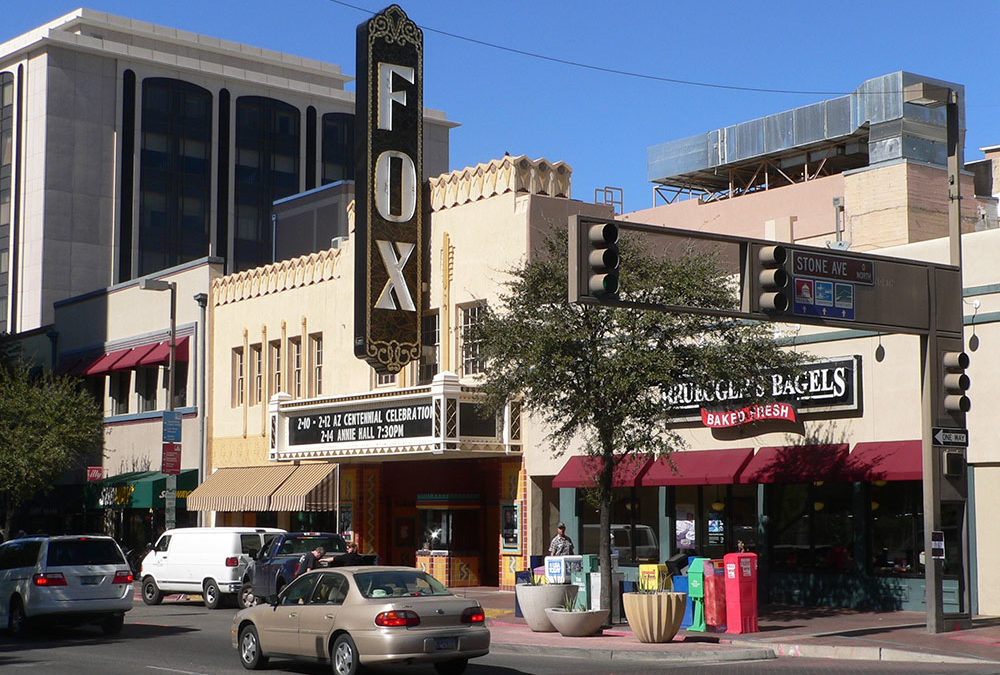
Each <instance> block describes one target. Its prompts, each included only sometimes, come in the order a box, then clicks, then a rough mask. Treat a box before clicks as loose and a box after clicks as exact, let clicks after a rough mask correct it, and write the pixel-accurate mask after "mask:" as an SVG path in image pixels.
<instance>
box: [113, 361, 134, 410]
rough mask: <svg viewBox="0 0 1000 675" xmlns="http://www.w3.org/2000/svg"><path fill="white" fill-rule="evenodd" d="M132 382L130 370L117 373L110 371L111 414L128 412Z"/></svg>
mask: <svg viewBox="0 0 1000 675" xmlns="http://www.w3.org/2000/svg"><path fill="white" fill-rule="evenodd" d="M131 384H132V371H131V370H123V371H121V372H117V373H111V399H112V414H114V415H127V414H128V400H129V393H130V391H131V387H130V386H129V385H131Z"/></svg>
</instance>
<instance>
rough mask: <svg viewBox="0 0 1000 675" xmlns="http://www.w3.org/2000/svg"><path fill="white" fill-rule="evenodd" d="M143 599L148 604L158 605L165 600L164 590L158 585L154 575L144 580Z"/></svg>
mask: <svg viewBox="0 0 1000 675" xmlns="http://www.w3.org/2000/svg"><path fill="white" fill-rule="evenodd" d="M142 601H143V602H145V603H146V604H147V605H158V604H160V603H161V602H163V592H162V591H160V587H159V586H157V585H156V580H155V579H153V577H146V578H145V579H143V580H142Z"/></svg>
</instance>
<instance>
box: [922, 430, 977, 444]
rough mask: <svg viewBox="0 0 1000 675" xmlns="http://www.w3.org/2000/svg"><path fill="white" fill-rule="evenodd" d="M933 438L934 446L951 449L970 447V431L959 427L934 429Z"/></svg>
mask: <svg viewBox="0 0 1000 675" xmlns="http://www.w3.org/2000/svg"><path fill="white" fill-rule="evenodd" d="M931 437H932V438H933V439H934V445H943V446H946V447H951V448H967V447H969V430H968V429H959V428H957V427H934V428H933V429H932V433H931Z"/></svg>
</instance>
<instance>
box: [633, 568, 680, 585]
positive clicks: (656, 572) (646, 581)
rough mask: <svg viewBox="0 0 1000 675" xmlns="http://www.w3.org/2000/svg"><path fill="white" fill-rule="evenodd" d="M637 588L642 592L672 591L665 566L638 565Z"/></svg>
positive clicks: (671, 583) (668, 573)
mask: <svg viewBox="0 0 1000 675" xmlns="http://www.w3.org/2000/svg"><path fill="white" fill-rule="evenodd" d="M639 588H641V589H642V590H644V591H660V590H663V591H672V590H674V584H673V582H671V581H670V572H668V571H667V566H666V565H639Z"/></svg>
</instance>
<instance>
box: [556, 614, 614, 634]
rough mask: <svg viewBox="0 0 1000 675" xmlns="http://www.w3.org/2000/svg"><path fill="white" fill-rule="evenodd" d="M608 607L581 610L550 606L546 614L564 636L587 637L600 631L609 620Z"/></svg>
mask: <svg viewBox="0 0 1000 675" xmlns="http://www.w3.org/2000/svg"><path fill="white" fill-rule="evenodd" d="M610 612H611V610H608V609H584V610H580V611H572V610H565V609H562V608H559V607H548V608H546V610H545V616H547V617H548V618H549V622H550V623H551V624H552V625H553V626H555V627H556V630H557V631H559V634H560V635H562V636H563V637H587V636H588V635H593V634H594V633H598V632H600V630H601V626H603V625H604V624H605V623H607V621H608V614H609V613H610Z"/></svg>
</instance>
